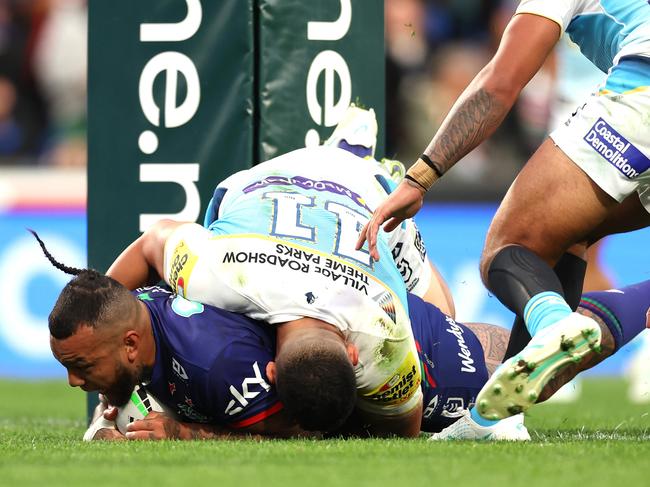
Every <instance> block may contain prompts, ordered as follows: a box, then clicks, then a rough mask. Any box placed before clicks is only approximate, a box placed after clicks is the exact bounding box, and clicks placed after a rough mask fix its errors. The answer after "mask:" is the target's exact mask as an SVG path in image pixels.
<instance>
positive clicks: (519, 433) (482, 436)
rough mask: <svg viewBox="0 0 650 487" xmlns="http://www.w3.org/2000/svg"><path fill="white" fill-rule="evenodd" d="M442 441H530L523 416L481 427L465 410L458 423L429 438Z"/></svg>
mask: <svg viewBox="0 0 650 487" xmlns="http://www.w3.org/2000/svg"><path fill="white" fill-rule="evenodd" d="M444 440H473V441H530V435H529V434H528V430H527V429H526V426H524V415H523V414H516V415H515V416H511V417H509V418H506V419H502V420H501V421H499V422H498V423H496V424H494V425H492V426H481V425H480V424H478V423H476V422H475V421H474V420H473V419H472V416H471V415H470V413H469V410H467V409H466V410H465V411H464V412H463V415H462V416H461V417H460V418H459V419H458V421H456V422H455V423H454V424H452V425H450V426H447V427H446V428H445V429H443V430H442V431H441V432H440V433H434V434H433V435H431V437H430V438H429V441H444Z"/></svg>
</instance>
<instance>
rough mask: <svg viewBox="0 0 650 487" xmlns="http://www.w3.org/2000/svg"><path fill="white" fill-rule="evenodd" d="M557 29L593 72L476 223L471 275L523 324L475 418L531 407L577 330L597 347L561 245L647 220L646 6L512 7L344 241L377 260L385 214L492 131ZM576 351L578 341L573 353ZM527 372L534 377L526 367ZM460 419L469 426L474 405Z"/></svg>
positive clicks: (580, 2)
mask: <svg viewBox="0 0 650 487" xmlns="http://www.w3.org/2000/svg"><path fill="white" fill-rule="evenodd" d="M563 32H566V33H567V34H568V35H569V36H570V38H571V40H572V41H574V42H575V43H576V44H578V46H579V47H580V51H581V52H582V53H583V54H584V55H585V56H586V57H587V58H588V59H589V60H590V61H591V62H592V63H593V64H594V65H595V66H597V67H598V68H599V69H601V70H602V71H603V72H604V73H607V78H606V81H605V83H604V85H603V86H602V87H601V89H600V90H599V92H598V93H596V94H594V95H593V96H591V97H589V98H588V99H586V100H585V103H584V104H582V106H580V107H577V109H576V111H575V113H574V114H573V115H572V117H571V118H570V119H569V120H568V121H567V122H566V123H565V124H564V125H563V126H561V127H560V128H558V129H557V130H555V131H554V132H553V133H552V134H551V135H550V138H549V139H547V140H546V141H545V142H544V143H543V144H542V145H541V147H540V148H539V149H538V150H537V151H536V152H535V154H534V155H533V156H532V157H531V158H530V160H529V161H528V162H527V164H526V166H525V167H524V169H523V170H522V171H521V173H520V174H519V175H518V177H517V179H516V180H515V181H514V182H513V184H512V186H511V187H510V189H509V190H508V193H507V194H506V196H505V198H504V200H503V202H502V203H501V205H500V207H499V209H498V211H497V213H496V215H495V217H494V219H493V221H492V223H491V225H490V229H489V231H488V234H487V237H486V242H485V248H484V250H483V254H482V257H481V275H482V278H483V281H484V283H485V285H486V286H487V287H488V288H489V289H490V291H491V292H492V293H493V294H494V295H496V296H497V297H498V298H499V300H500V301H501V302H502V303H503V304H505V305H506V306H507V307H508V308H510V309H511V310H512V311H513V312H515V313H516V314H517V315H518V316H520V317H521V318H522V319H525V325H524V322H523V321H521V320H520V321H519V323H517V324H516V325H515V327H514V328H513V334H512V337H511V346H510V347H509V356H512V355H515V354H516V356H514V357H512V358H511V359H510V361H509V363H508V364H507V366H505V367H503V368H502V369H500V371H499V373H498V374H496V375H495V377H493V379H492V380H491V382H490V384H488V386H486V388H485V390H484V391H483V393H482V394H481V397H480V399H479V405H482V406H481V408H480V413H481V414H482V415H483V416H485V417H489V418H492V417H505V416H508V415H510V414H513V413H516V412H519V411H521V410H525V409H527V408H528V407H530V405H531V404H534V397H535V396H536V395H537V394H538V393H539V391H540V390H541V389H542V388H543V386H544V381H545V380H546V378H547V377H548V374H547V372H548V371H549V370H551V371H552V370H553V369H557V368H559V367H562V366H563V365H564V361H563V360H558V357H559V356H561V355H560V352H561V351H562V349H563V347H565V346H566V344H567V343H568V341H567V338H568V337H572V341H573V342H574V343H583V340H581V336H582V334H583V332H584V333H591V335H592V336H591V338H590V342H591V343H592V344H593V343H597V342H598V341H599V336H598V326H597V325H596V324H595V323H594V322H593V321H590V320H586V319H585V318H584V317H583V316H581V315H578V314H575V313H572V309H575V306H576V305H577V302H572V300H571V298H570V297H569V296H568V295H567V290H569V291H568V294H569V295H571V296H575V297H576V298H577V297H578V296H579V295H580V290H581V285H582V280H583V279H582V278H583V276H584V270H585V267H586V265H585V263H584V262H580V261H579V260H576V259H575V257H573V256H570V255H568V254H567V252H568V251H569V249H570V248H571V247H572V246H574V245H576V244H592V243H594V242H595V241H597V240H598V238H600V237H602V236H603V235H607V234H612V233H620V232H624V231H631V230H635V229H638V228H643V227H646V226H648V225H650V157H649V156H650V145H649V141H650V124H648V121H647V120H648V113H649V112H650V89H649V88H650V5H649V4H648V2H647V1H642V0H563V1H548V0H523V1H521V3H520V5H519V7H518V9H517V12H516V15H515V16H513V18H512V19H511V20H510V22H509V24H508V26H507V27H506V29H505V32H504V34H503V37H502V39H501V42H500V45H499V48H498V50H497V52H496V54H495V56H494V58H493V59H492V60H491V61H490V62H489V63H488V65H487V66H485V68H484V69H483V70H481V72H480V73H479V74H478V75H477V76H476V78H475V79H474V80H473V81H472V82H471V83H470V85H469V86H468V87H467V88H466V89H465V91H464V92H463V93H462V95H461V96H460V97H459V99H458V100H457V102H456V103H455V104H454V106H453V108H452V109H451V110H450V112H449V114H448V115H447V117H446V118H445V120H444V122H443V123H442V125H441V127H440V129H439V130H438V132H437V133H436V134H435V135H434V137H433V139H432V140H431V143H430V144H429V146H428V147H427V148H426V150H425V153H424V154H423V155H422V157H421V159H420V160H418V162H416V164H415V165H414V166H413V167H412V168H410V169H409V172H408V174H407V176H406V177H407V179H406V180H405V181H404V182H403V183H402V184H401V185H400V186H399V187H398V188H397V190H395V191H394V192H393V193H392V194H391V196H390V197H389V198H388V199H387V200H386V202H385V203H384V204H382V205H381V206H379V207H378V209H377V210H376V212H375V214H374V216H373V217H372V219H371V221H370V223H369V224H368V225H367V226H366V227H365V228H364V229H363V231H362V233H361V236H360V239H359V242H358V244H357V245H358V247H359V248H360V247H361V245H362V243H363V241H364V239H365V238H366V237H367V239H368V243H369V246H370V251H371V253H372V255H373V257H375V258H379V257H380V255H379V254H377V253H376V251H375V247H374V246H375V239H376V237H377V232H378V231H379V228H380V226H381V225H383V224H384V222H386V225H385V226H384V228H385V229H386V230H390V229H391V228H394V226H395V225H397V224H399V222H400V221H401V220H402V219H404V218H406V217H412V216H413V215H414V214H415V213H416V212H417V211H418V210H419V208H420V207H421V206H422V203H423V196H424V193H425V192H426V191H427V190H429V189H430V188H431V187H432V186H433V184H434V183H435V182H436V181H437V180H438V179H439V178H440V177H441V176H442V175H443V174H444V173H446V172H447V171H448V170H449V169H450V168H451V167H452V166H453V165H454V164H455V163H456V162H458V161H459V160H460V159H461V158H462V157H463V156H464V155H465V154H467V153H468V152H470V151H471V150H472V149H473V148H475V147H476V146H478V145H479V144H480V143H481V142H483V141H484V140H485V139H487V138H488V137H489V136H490V135H491V134H492V133H493V132H494V131H495V129H496V128H497V127H498V126H499V125H500V123H501V122H502V121H503V119H504V118H505V116H506V114H507V113H508V111H509V110H510V108H511V107H512V105H513V104H514V102H515V100H516V99H517V97H518V95H519V93H520V91H521V90H522V89H523V87H524V86H525V85H526V84H527V83H528V82H529V81H530V79H531V78H532V77H533V76H534V74H535V73H536V72H537V71H538V70H539V68H540V67H541V66H542V65H543V63H544V61H545V60H546V57H547V56H548V54H549V53H550V52H551V50H552V49H553V48H554V46H555V44H556V43H557V41H558V39H559V38H560V36H561V35H562V33H563ZM563 261H564V262H563ZM565 265H568V266H569V267H571V268H573V269H574V270H575V271H576V272H578V273H580V274H581V276H580V277H579V278H577V279H566V280H564V281H563V280H562V279H561V278H558V277H559V276H558V274H560V272H558V269H557V268H558V267H562V268H563V267H564V266H565ZM554 266H555V267H556V272H553V270H554V269H553V267H554ZM563 272H564V271H562V273H563ZM570 273H571V274H574V272H570ZM528 332H529V333H528ZM531 336H533V339H532V341H531V343H530V346H528V347H526V348H525V349H524V350H522V348H523V346H524V345H526V343H527V342H528V340H530V337H531ZM587 353H589V346H587V345H586V344H585V343H583V345H582V346H579V347H577V348H575V349H574V351H573V356H574V357H575V358H576V359H577V358H578V357H579V355H581V354H587ZM537 367H541V368H542V369H544V370H545V371H546V372H545V373H543V374H539V373H533V372H534V370H533V369H534V368H537ZM513 380H514V382H513ZM474 417H475V419H476V420H477V421H481V418H480V417H479V415H478V414H476V412H474ZM486 424H487V423H486Z"/></svg>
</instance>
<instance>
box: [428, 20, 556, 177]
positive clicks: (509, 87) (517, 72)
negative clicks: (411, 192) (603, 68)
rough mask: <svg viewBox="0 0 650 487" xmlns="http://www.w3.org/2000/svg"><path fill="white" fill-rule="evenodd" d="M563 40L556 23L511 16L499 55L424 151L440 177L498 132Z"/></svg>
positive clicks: (460, 98)
mask: <svg viewBox="0 0 650 487" xmlns="http://www.w3.org/2000/svg"><path fill="white" fill-rule="evenodd" d="M559 36H560V27H559V25H558V24H556V23H555V22H553V21H552V20H549V19H547V18H544V17H540V16H537V15H531V14H520V15H516V16H515V17H513V19H512V20H511V21H510V23H509V24H508V27H507V28H506V30H505V32H504V34H503V38H502V39H501V43H500V45H499V49H498V50H497V53H496V54H495V56H494V57H493V58H492V60H491V61H490V62H489V63H488V64H487V65H486V66H485V67H484V68H483V69H482V70H481V72H480V73H479V74H478V75H477V76H476V78H474V80H473V81H472V82H471V83H470V85H469V86H468V87H467V88H466V89H465V91H464V92H463V94H462V95H461V96H460V97H459V98H458V100H457V101H456V103H455V104H454V106H453V107H452V109H451V111H450V112H449V114H448V115H447V117H446V118H445V120H444V121H443V123H442V125H441V127H440V129H439V130H438V132H437V133H436V135H435V136H434V137H433V139H432V140H431V143H430V144H429V146H428V147H427V149H426V150H425V154H426V155H427V156H428V157H429V158H430V159H431V161H432V163H433V165H434V166H435V167H436V168H437V169H438V171H439V172H440V173H441V174H444V173H445V172H446V171H447V170H449V169H450V168H451V167H452V166H453V165H454V164H455V163H456V162H457V161H458V160H459V159H461V158H462V157H463V156H465V155H466V154H467V153H469V152H470V151H471V150H472V149H474V148H475V147H476V146H478V145H479V144H480V143H481V142H483V141H484V140H485V139H487V138H488V137H489V136H490V135H492V133H494V131H495V130H496V129H497V127H498V126H499V125H500V124H501V122H502V121H503V119H504V118H505V116H506V114H507V113H508V111H510V108H511V107H512V105H513V104H514V102H515V100H516V99H517V97H518V96H519V93H520V92H521V90H522V89H523V88H524V86H526V84H527V83H528V82H529V81H530V80H531V79H532V77H533V76H534V75H535V73H537V71H538V70H539V69H540V67H541V66H542V64H543V63H544V61H545V60H546V58H547V56H548V55H549V53H550V52H551V51H552V49H553V46H554V45H555V44H556V42H557V40H558V39H559Z"/></svg>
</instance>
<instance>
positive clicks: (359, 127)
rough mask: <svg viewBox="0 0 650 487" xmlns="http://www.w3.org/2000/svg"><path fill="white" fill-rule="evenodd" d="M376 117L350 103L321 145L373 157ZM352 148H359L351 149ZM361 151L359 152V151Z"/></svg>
mask: <svg viewBox="0 0 650 487" xmlns="http://www.w3.org/2000/svg"><path fill="white" fill-rule="evenodd" d="M377 130H378V128H377V117H376V116H375V111H374V110H373V109H372V108H370V109H369V110H364V109H363V108H359V107H358V106H356V105H355V104H354V103H351V104H350V106H349V107H348V109H347V110H346V112H345V114H344V115H343V118H342V119H341V121H340V122H339V123H338V125H337V126H336V128H335V129H334V132H333V133H332V135H330V137H329V139H327V140H326V141H325V143H324V144H323V145H326V146H330V147H340V148H342V149H346V150H349V151H350V152H352V153H354V154H356V155H358V156H359V157H368V156H369V157H374V155H375V147H376V146H377ZM353 148H357V149H360V151H359V150H353ZM359 152H361V153H359Z"/></svg>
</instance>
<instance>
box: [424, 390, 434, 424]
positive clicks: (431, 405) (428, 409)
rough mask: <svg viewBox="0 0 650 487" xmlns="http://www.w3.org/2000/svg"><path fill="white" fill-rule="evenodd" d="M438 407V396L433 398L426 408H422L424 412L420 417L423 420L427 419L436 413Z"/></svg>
mask: <svg viewBox="0 0 650 487" xmlns="http://www.w3.org/2000/svg"><path fill="white" fill-rule="evenodd" d="M437 407H438V394H436V395H435V396H433V399H431V400H430V401H429V404H427V407H425V408H424V411H423V412H422V417H423V418H424V419H429V418H430V417H431V415H432V414H433V413H434V412H435V411H436V408H437Z"/></svg>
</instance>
